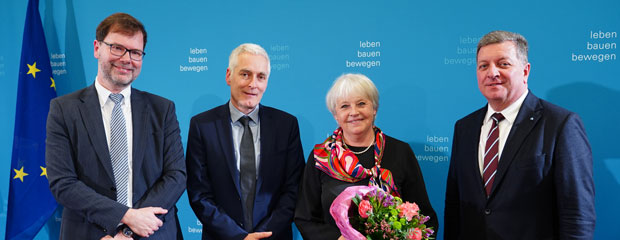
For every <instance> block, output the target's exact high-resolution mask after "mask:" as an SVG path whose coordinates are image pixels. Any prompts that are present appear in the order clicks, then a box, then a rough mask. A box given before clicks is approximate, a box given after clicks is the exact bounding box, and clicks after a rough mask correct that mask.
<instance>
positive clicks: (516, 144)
mask: <svg viewBox="0 0 620 240" xmlns="http://www.w3.org/2000/svg"><path fill="white" fill-rule="evenodd" d="M541 113H542V106H541V105H540V101H539V99H538V98H537V97H536V96H534V95H533V94H532V93H531V92H530V93H528V95H527V97H526V98H525V100H524V101H523V105H521V109H520V110H519V113H518V114H517V118H516V119H515V122H514V124H513V125H512V128H511V129H510V133H509V134H508V138H507V139H506V143H505V144H504V149H503V151H502V156H501V157H500V161H499V163H498V166H497V173H496V175H495V180H494V183H493V188H492V189H491V196H492V195H493V192H495V189H496V188H498V186H499V185H501V183H502V179H503V178H504V176H505V175H506V172H507V171H508V169H509V167H510V164H511V163H512V162H513V160H514V158H515V155H516V154H517V152H518V151H519V149H520V148H521V145H522V144H523V141H524V140H525V138H526V137H527V136H528V135H529V133H530V131H532V129H533V128H534V126H536V123H537V122H538V120H540V117H541Z"/></svg>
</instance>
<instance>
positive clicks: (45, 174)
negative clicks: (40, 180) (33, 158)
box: [39, 166, 47, 178]
mask: <svg viewBox="0 0 620 240" xmlns="http://www.w3.org/2000/svg"><path fill="white" fill-rule="evenodd" d="M40 168H41V175H39V176H45V178H47V168H44V167H43V166H40Z"/></svg>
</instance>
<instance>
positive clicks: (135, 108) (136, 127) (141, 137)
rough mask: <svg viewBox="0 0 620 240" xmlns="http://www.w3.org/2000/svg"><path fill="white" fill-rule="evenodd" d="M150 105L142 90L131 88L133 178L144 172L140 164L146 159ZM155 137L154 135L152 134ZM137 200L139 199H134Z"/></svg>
mask: <svg viewBox="0 0 620 240" xmlns="http://www.w3.org/2000/svg"><path fill="white" fill-rule="evenodd" d="M150 109H151V108H150V105H148V104H147V103H146V100H145V99H144V96H143V95H142V92H140V91H137V90H136V89H133V88H132V89H131V119H132V126H133V144H132V145H133V150H132V151H133V153H132V162H133V163H132V166H131V167H132V169H133V178H134V179H136V176H140V175H141V174H142V173H141V172H140V169H142V168H141V167H140V166H142V163H143V161H144V149H145V148H146V146H145V144H146V141H147V137H148V136H147V132H148V131H147V127H148V126H149V124H147V121H148V116H149V112H150ZM151 137H153V136H151ZM134 182H135V181H134ZM134 200H137V199H134Z"/></svg>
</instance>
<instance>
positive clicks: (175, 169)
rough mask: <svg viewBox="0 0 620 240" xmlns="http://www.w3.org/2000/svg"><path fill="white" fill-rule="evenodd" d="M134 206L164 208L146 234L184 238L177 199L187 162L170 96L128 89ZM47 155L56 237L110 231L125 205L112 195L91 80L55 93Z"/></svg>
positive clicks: (113, 231)
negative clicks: (57, 217)
mask: <svg viewBox="0 0 620 240" xmlns="http://www.w3.org/2000/svg"><path fill="white" fill-rule="evenodd" d="M131 111H132V119H133V155H132V156H133V168H132V169H133V175H132V176H133V195H132V198H133V208H142V207H150V206H153V207H162V208H165V209H168V214H165V215H164V216H160V218H161V219H162V220H163V222H164V225H163V226H162V227H161V228H160V229H159V230H158V231H156V232H155V234H154V235H151V237H150V238H149V239H175V238H182V236H181V230H180V228H179V224H178V219H177V216H176V212H177V209H176V207H175V203H176V202H177V200H178V199H179V197H180V196H181V194H182V193H183V191H184V189H185V179H186V173H185V162H184V161H183V145H182V143H181V137H180V131H179V123H178V122H177V118H176V114H175V108H174V103H172V102H171V101H169V100H167V99H164V98H162V97H159V96H156V95H153V94H150V93H147V92H142V91H140V90H137V89H131ZM45 161H46V164H47V176H48V178H49V182H50V189H51V191H52V194H53V195H54V197H55V198H56V200H57V201H58V203H60V204H61V205H63V206H64V212H63V215H62V224H61V230H60V236H61V239H71V240H73V239H99V238H101V237H103V236H105V235H112V236H113V235H115V234H116V233H117V227H118V224H119V223H120V221H121V218H122V217H123V215H124V214H125V212H126V211H127V210H128V207H127V206H125V205H123V204H120V203H118V202H116V192H115V191H116V188H115V183H114V173H113V171H112V164H111V160H110V154H109V151H108V144H107V140H106V135H105V130H104V127H103V120H102V117H101V107H100V104H99V99H98V97H97V92H96V90H95V86H94V84H93V85H91V86H90V87H87V88H84V89H82V90H79V91H76V92H74V93H71V94H68V95H65V96H62V97H58V98H55V99H53V100H52V101H51V103H50V112H49V115H48V119H47V139H46V152H45Z"/></svg>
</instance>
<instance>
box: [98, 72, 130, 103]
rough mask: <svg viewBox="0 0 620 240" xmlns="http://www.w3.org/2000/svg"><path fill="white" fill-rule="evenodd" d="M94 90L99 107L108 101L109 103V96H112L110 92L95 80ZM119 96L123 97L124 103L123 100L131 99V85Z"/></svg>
mask: <svg viewBox="0 0 620 240" xmlns="http://www.w3.org/2000/svg"><path fill="white" fill-rule="evenodd" d="M95 89H96V90H97V95H98V97H99V106H101V107H103V105H105V103H106V102H107V101H108V100H110V101H111V99H110V94H112V92H110V90H108V89H106V88H105V87H103V85H101V84H99V81H97V79H96V78H95ZM120 94H122V95H123V102H125V99H131V84H130V85H129V86H127V87H126V88H125V89H123V91H121V92H120Z"/></svg>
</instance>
